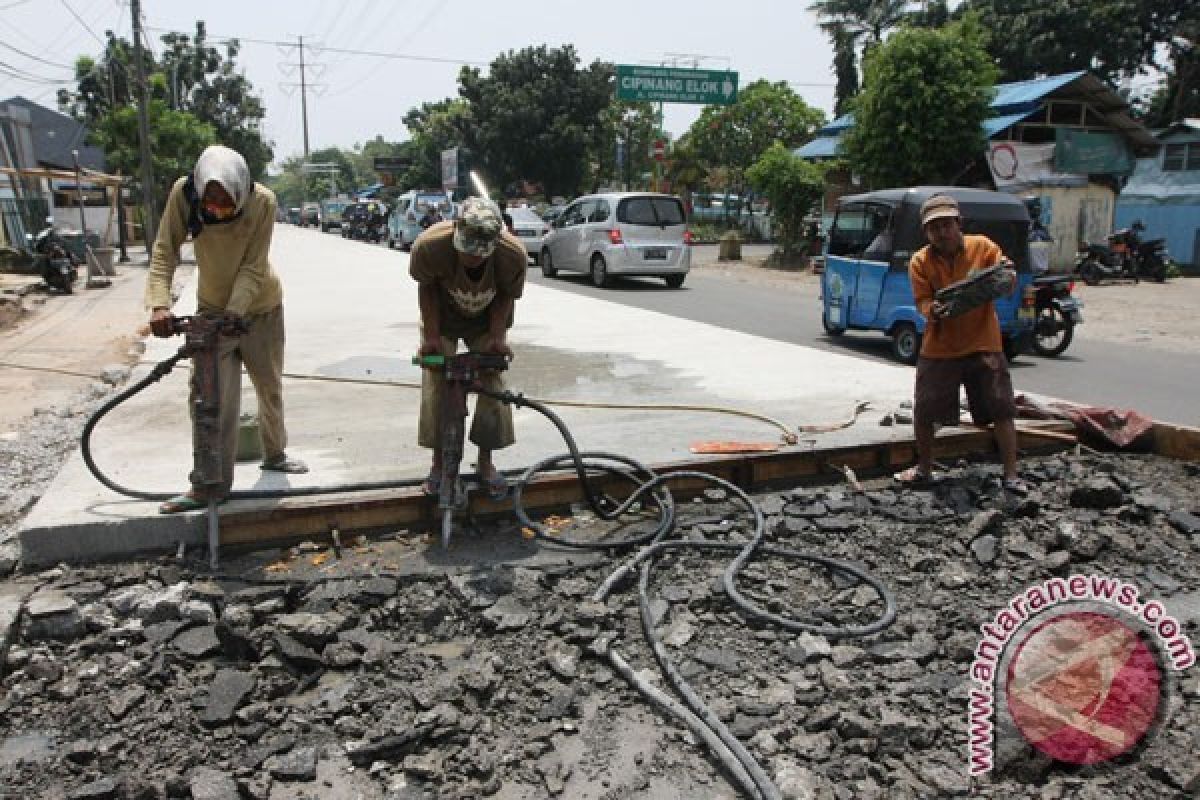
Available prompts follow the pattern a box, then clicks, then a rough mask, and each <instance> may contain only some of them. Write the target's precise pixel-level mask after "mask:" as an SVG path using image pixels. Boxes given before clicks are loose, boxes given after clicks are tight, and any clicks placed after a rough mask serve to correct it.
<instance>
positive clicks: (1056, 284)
mask: <svg viewBox="0 0 1200 800" xmlns="http://www.w3.org/2000/svg"><path fill="white" fill-rule="evenodd" d="M1074 288H1075V281H1074V280H1072V279H1071V277H1070V276H1068V275H1043V276H1041V277H1038V278H1034V279H1033V289H1034V310H1035V313H1036V314H1037V316H1036V318H1035V321H1034V324H1033V352H1035V353H1037V354H1038V355H1039V356H1045V357H1047V358H1053V357H1054V356H1058V355H1062V353H1063V352H1064V351H1065V350H1066V349H1067V348H1068V347H1070V346H1071V339H1072V338H1073V337H1074V336H1075V326H1076V325H1081V324H1082V323H1083V312H1082V311H1081V309H1082V308H1083V301H1082V300H1080V299H1079V298H1077V297H1074V296H1072V294H1071V291H1072V290H1073V289H1074Z"/></svg>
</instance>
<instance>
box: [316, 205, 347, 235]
mask: <svg viewBox="0 0 1200 800" xmlns="http://www.w3.org/2000/svg"><path fill="white" fill-rule="evenodd" d="M348 205H350V201H349V200H326V201H324V202H323V203H321V230H322V231H323V232H324V233H329V231H331V230H332V229H334V228H337V229H338V230H341V228H342V212H343V211H345V210H346V206H348Z"/></svg>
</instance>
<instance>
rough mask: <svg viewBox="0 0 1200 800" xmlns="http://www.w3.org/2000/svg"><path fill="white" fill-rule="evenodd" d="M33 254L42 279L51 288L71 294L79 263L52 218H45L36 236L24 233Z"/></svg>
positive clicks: (77, 275)
mask: <svg viewBox="0 0 1200 800" xmlns="http://www.w3.org/2000/svg"><path fill="white" fill-rule="evenodd" d="M25 236H26V238H27V239H28V240H29V241H30V243H31V247H32V250H33V255H34V265H35V266H36V267H37V269H38V273H39V274H40V275H41V276H42V280H43V281H45V282H46V285H47V286H49V287H50V288H51V289H56V290H58V291H60V292H62V293H63V294H71V293H72V292H73V291H74V289H75V282H76V281H77V280H79V263H78V261H77V259H76V258H75V256H74V255H73V254H72V253H71V251H70V250H68V249H67V245H66V242H64V241H63V238H62V237H61V236H59V235H58V231H57V230H55V228H54V220H53V219H47V220H46V227H45V228H43V229H42V230H41V231H40V232H39V233H38V234H37V235H36V236H33V235H31V234H26V235H25Z"/></svg>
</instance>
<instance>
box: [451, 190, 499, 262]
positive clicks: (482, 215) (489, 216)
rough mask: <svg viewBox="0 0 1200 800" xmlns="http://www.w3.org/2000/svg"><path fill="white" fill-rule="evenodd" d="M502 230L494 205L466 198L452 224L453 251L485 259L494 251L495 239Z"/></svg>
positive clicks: (480, 199) (478, 199)
mask: <svg viewBox="0 0 1200 800" xmlns="http://www.w3.org/2000/svg"><path fill="white" fill-rule="evenodd" d="M502 230H504V221H503V220H502V219H501V218H500V210H499V209H497V208H496V205H495V204H494V203H492V202H491V201H488V200H484V199H482V198H479V197H468V198H467V199H466V200H464V201H463V204H462V209H461V210H460V212H459V215H458V219H456V220H455V222H454V249H456V250H458V251H459V252H460V253H466V254H468V255H472V256H480V257H483V258H487V257H488V256H490V255H491V254H492V251H493V250H495V249H496V239H497V238H499V236H500V231H502Z"/></svg>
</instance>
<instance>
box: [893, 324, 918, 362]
mask: <svg viewBox="0 0 1200 800" xmlns="http://www.w3.org/2000/svg"><path fill="white" fill-rule="evenodd" d="M920 353H921V334H919V333H917V326H916V325H913V324H912V323H911V322H901V323H899V324H898V325H896V327H895V328H894V329H893V330H892V355H894V356H895V357H896V359H897V360H899V361H902V362H904V363H905V364H916V363H917V356H918V355H920Z"/></svg>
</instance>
